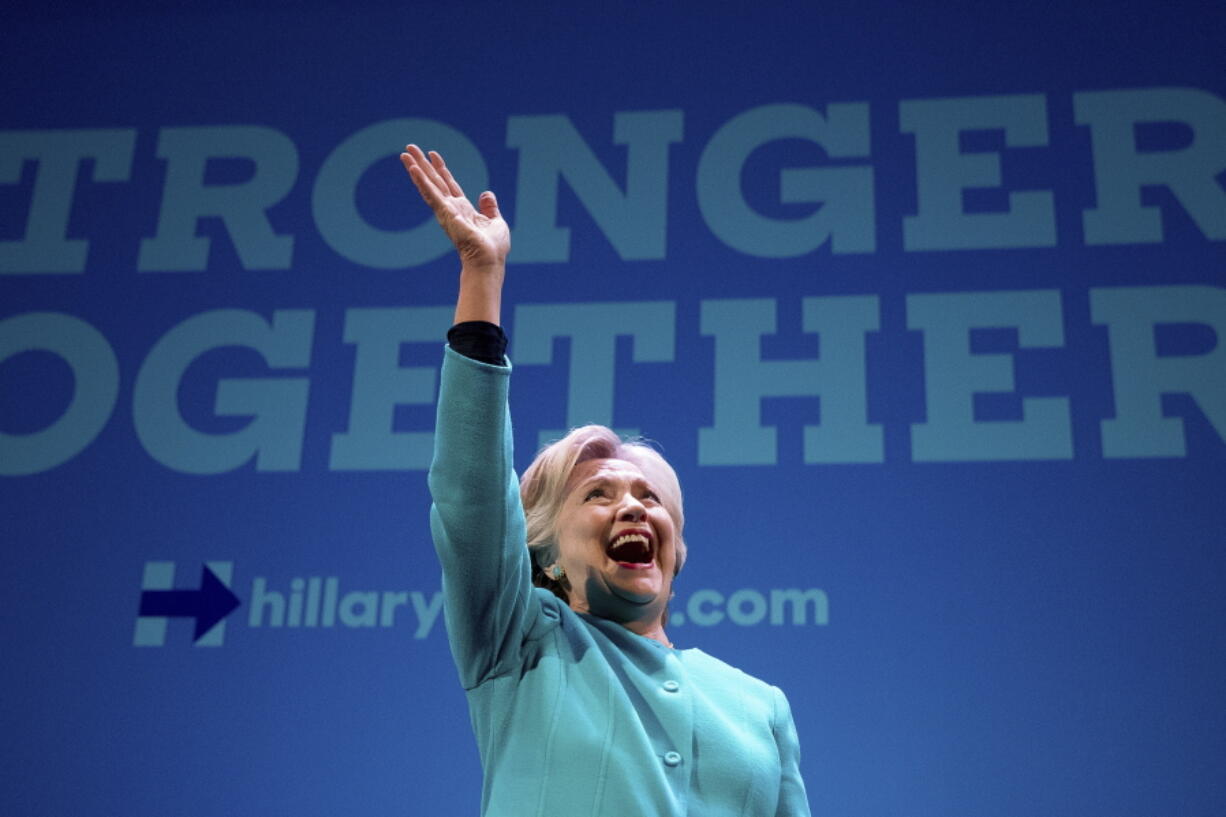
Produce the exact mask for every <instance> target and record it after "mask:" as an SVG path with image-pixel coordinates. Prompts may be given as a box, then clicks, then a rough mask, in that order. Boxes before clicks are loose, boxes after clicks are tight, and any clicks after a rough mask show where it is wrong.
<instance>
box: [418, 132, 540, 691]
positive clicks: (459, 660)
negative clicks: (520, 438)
mask: <svg viewBox="0 0 1226 817" xmlns="http://www.w3.org/2000/svg"><path fill="white" fill-rule="evenodd" d="M400 160H401V162H403V163H404V166H405V169H406V170H407V171H408V173H409V176H410V177H411V178H412V179H413V183H414V184H415V185H416V186H417V190H418V192H420V193H421V197H422V199H424V200H425V202H426V203H427V204H429V205H430V209H432V210H433V211H434V215H435V217H436V218H437V219H438V221H439V224H441V225H442V227H443V230H444V231H445V232H446V233H447V236H448V237H449V238H450V239H451V241H452V243H453V244H455V247H456V251H457V252H458V253H459V256H460V293H459V297H458V298H457V300H456V317H455V320H456V323H465V322H468V321H485V322H488V323H491V324H495V325H497V324H498V323H499V309H500V306H501V292H502V282H503V277H504V267H505V262H506V257H507V252H508V251H509V250H510V247H511V235H510V231H509V230H508V228H507V224H506V222H505V221H503V219H502V216H500V215H499V213H498V202H497V200H496V199H495V198H494V194H493V193H490V192H488V191H487V192H485V193H482V194H481V197H480V198H479V200H478V207H473V206H472V204H471V203H470V202H469V201H468V199H467V198H466V197H465V196H464V191H463V190H462V189H461V188H460V185H459V184H458V183H457V182H456V180H455V178H454V177H453V176H452V175H451V171H450V170H448V169H447V165H446V164H445V163H444V162H443V157H442V156H440V155H439V154H437V153H434V152H433V151H432V152H431V153H430V154H429V156H427V155H426V154H424V153H422V151H421V149H420V148H418V147H417V146H416V145H409V146H408V147H407V148H406V149H405V152H404V153H402V154H401V156H400ZM470 328H471V327H470ZM499 332H500V330H499ZM469 351H472V350H471V349H470V350H469ZM484 357H485V356H484V355H483V354H474V355H469V354H461V353H460V352H458V351H457V350H456V349H454V348H448V349H447V351H446V354H445V359H444V362H443V369H442V376H441V378H440V386H439V403H438V421H437V424H436V426H435V434H434V460H433V462H432V463H431V465H430V477H429V483H430V494H431V496H432V497H433V499H434V503H433V505H432V506H431V509H430V531H431V534H432V536H433V538H434V546H435V550H436V551H437V552H438V557H439V562H440V563H441V564H442V567H443V599H444V608H443V609H444V611H445V614H446V618H447V637H448V639H449V641H450V642H451V651H452V654H453V656H454V657H455V661H456V668H457V669H458V670H459V673H460V681H461V683H462V684H463V685H464V687H465V688H466V689H471V688H473V687H474V686H477V685H478V684H480V683H482V682H483V681H485V680H487V679H489V678H491V677H495V676H497V675H500V674H503V673H505V672H510V671H512V670H513V668H514V667H515V665H516V662H517V661H518V660H519V657H520V645H521V644H522V641H523V635H524V633H525V632H526V631H527V630H528V629H529V628H530V627H531V624H532V622H533V621H534V617H533V616H532V615H531V614H530V612H531V610H532V609H533V608H532V583H531V578H530V575H531V571H530V569H529V563H528V552H527V547H526V546H525V544H524V515H523V506H522V505H521V504H520V500H519V484H518V480H516V478H515V472H514V469H513V467H512V452H511V423H510V416H509V413H508V411H507V388H508V384H509V379H510V367H509V366H507V365H494V364H493V363H483V362H479V360H480V359H483V358H484ZM495 357H496V360H497V362H498V363H499V364H501V363H504V362H505V361H504V360H503V359H502V357H501V354H498V355H496V356H495Z"/></svg>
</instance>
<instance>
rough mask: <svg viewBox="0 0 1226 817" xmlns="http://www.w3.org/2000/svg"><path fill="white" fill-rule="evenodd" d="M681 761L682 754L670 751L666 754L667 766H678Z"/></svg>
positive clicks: (665, 761) (665, 763) (665, 762)
mask: <svg viewBox="0 0 1226 817" xmlns="http://www.w3.org/2000/svg"><path fill="white" fill-rule="evenodd" d="M680 763H681V755H680V754H678V753H677V752H668V753H666V754H665V755H664V765H665V766H676V765H678V764H680Z"/></svg>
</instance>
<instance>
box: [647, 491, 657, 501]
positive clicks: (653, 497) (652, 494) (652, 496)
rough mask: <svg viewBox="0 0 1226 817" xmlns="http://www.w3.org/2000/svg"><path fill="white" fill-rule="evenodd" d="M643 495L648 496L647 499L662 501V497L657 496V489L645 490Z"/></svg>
mask: <svg viewBox="0 0 1226 817" xmlns="http://www.w3.org/2000/svg"><path fill="white" fill-rule="evenodd" d="M643 496H644V497H646V498H647V499H650V500H651V501H652V502H659V501H660V497H658V496H656V492H655V491H644V492H643Z"/></svg>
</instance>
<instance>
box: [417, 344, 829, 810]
mask: <svg viewBox="0 0 1226 817" xmlns="http://www.w3.org/2000/svg"><path fill="white" fill-rule="evenodd" d="M510 374H511V368H510V366H491V365H487V364H485V363H480V362H477V361H475V360H471V359H469V358H466V357H464V356H463V355H460V354H459V353H457V352H455V351H453V350H452V349H450V348H448V349H447V350H446V353H445V359H444V362H443V370H442V383H441V387H440V394H439V402H438V426H437V430H436V436H435V449H434V462H433V464H432V465H431V467H430V491H431V494H432V496H433V498H434V505H433V507H432V508H431V513H430V527H431V532H432V533H433V536H434V544H435V547H436V549H437V550H438V556H439V560H440V561H441V562H442V567H443V597H444V611H445V616H446V620H447V634H448V638H449V639H450V642H451V650H452V654H453V656H454V657H455V662H456V667H457V668H458V669H459V672H460V681H461V683H462V684H463V686H464V689H465V691H466V693H467V695H468V706H469V713H470V715H471V718H472V725H473V731H474V732H475V733H476V736H477V746H478V749H479V750H480V753H481V763H482V766H483V768H484V772H485V778H484V784H483V788H482V795H481V813H482V814H483V815H485V817H682V815H694V816H695V817H698V816H700V815H701V817H782V816H783V815H787V816H788V817H792V816H793V815H807V814H809V805H808V801H807V800H806V798H805V787H804V782H803V781H802V780H801V777H800V770H799V766H798V764H799V760H800V750H799V746H798V744H797V740H796V727H795V725H794V723H793V721H792V714H791V710H790V709H789V708H788V702H787V699H786V698H785V697H784V695H783V693H782V692H781V691H780V690H779V689H778V688H776V687H773V686H770V685H768V684H766V683H763V682H762V681H759V680H757V679H756V678H752V677H750V676H749V675H746V674H745V673H743V672H741V671H740V670H738V669H736V668H734V667H731V666H729V665H727V664H725V663H723V662H722V661H719V660H717V659H715V658H712V657H711V656H709V655H707V654H705V653H703V652H702V651H701V650H697V649H687V650H676V649H670V648H668V647H666V646H664V645H663V644H661V643H659V642H658V641H654V640H652V639H649V638H645V637H643V636H639V635H636V634H635V633H632V632H630V631H629V630H627V629H626V628H625V627H622V626H621V625H619V624H615V623H613V622H610V621H606V620H604V619H600V618H597V617H594V616H589V615H586V614H580V613H576V612H574V611H573V610H571V609H570V608H569V607H567V606H566V605H565V604H564V603H563V602H562V601H561V600H560V599H558V598H557V597H556V596H554V595H553V594H552V593H550V592H548V591H546V590H543V589H541V588H535V587H533V586H532V584H531V581H530V575H531V574H530V568H529V561H528V560H529V556H528V550H527V548H526V546H525V544H524V543H525V536H524V517H523V506H522V505H521V504H520V499H519V483H518V480H517V479H516V476H515V471H514V468H513V465H512V460H511V422H510V415H509V412H508V410H507V388H508V383H509V381H510Z"/></svg>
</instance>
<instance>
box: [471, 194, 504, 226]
mask: <svg viewBox="0 0 1226 817" xmlns="http://www.w3.org/2000/svg"><path fill="white" fill-rule="evenodd" d="M477 207H479V208H480V209H481V215H483V216H485V217H486V218H491V219H492V218H502V214H501V213H500V212H498V199H497V197H496V196H494V194H493V192H491V191H489V190H486V191H485V192H484V193H482V194H481V195H480V197H478V199H477Z"/></svg>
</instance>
